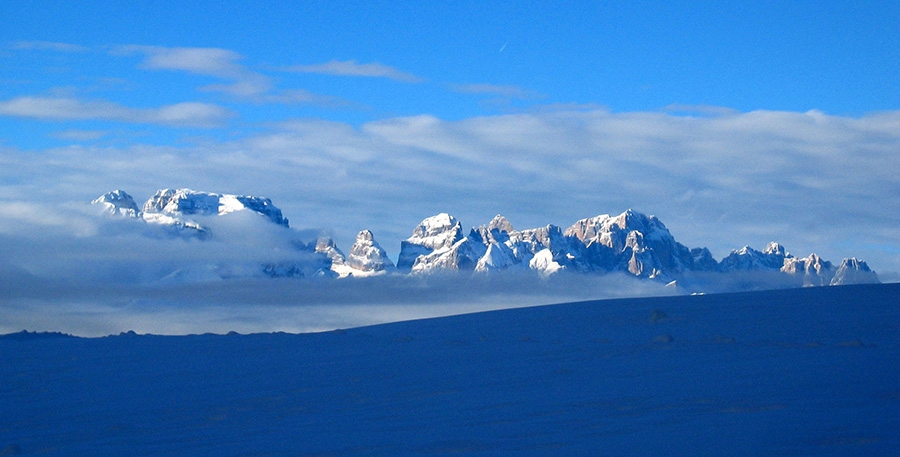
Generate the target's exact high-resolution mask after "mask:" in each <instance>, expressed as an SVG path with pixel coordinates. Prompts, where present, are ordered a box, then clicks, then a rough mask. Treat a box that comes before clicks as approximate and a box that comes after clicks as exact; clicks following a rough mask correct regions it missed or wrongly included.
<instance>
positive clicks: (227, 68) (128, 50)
mask: <svg viewBox="0 0 900 457" xmlns="http://www.w3.org/2000/svg"><path fill="white" fill-rule="evenodd" d="M111 53H112V54H113V55H134V54H138V55H143V56H144V60H143V61H142V62H141V63H140V65H139V67H140V68H143V69H146V70H173V71H185V72H188V73H193V74H197V75H205V76H213V77H216V78H220V79H222V80H225V81H227V82H225V83H217V84H207V85H204V86H201V87H199V88H198V90H199V91H200V92H219V93H222V94H225V95H228V96H231V97H233V98H235V99H237V100H241V101H245V102H250V103H256V104H271V103H276V104H285V105H297V104H302V105H315V106H322V107H329V108H346V107H351V106H354V104H353V103H351V102H349V101H346V100H342V99H340V98H337V97H331V96H327V95H320V94H315V93H312V92H309V91H307V90H303V89H278V88H276V87H275V84H274V83H273V82H272V79H271V78H269V77H268V76H266V75H264V74H262V73H259V72H257V71H253V70H251V69H250V68H248V67H247V66H245V65H243V64H241V63H240V61H242V60H243V59H244V56H242V55H241V54H238V53H237V52H234V51H231V50H228V49H221V48H169V47H162V46H138V45H128V46H117V47H114V48H113V49H112V50H111Z"/></svg>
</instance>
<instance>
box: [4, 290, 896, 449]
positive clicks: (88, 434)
mask: <svg viewBox="0 0 900 457" xmlns="http://www.w3.org/2000/svg"><path fill="white" fill-rule="evenodd" d="M0 360H3V363H2V364H0V379H2V382H0V452H3V451H4V449H6V450H7V453H21V454H22V455H33V454H41V455H234V456H239V455H292V456H296V455H301V456H302V455H338V456H340V455H444V454H463V455H535V456H538V455H553V454H555V455H692V456H703V455H709V456H719V455H748V456H749V455H785V454H787V455H817V456H823V455H824V456H828V455H835V456H837V455H898V452H900V284H884V285H866V286H837V287H828V288H810V289H792V290H781V291H768V292H753V293H741V294H722V295H705V296H693V297H690V296H688V297H665V298H644V299H624V300H607V301H595V302H580V303H570V304H562V305H552V306H542V307H533V308H520V309H512V310H503V311H492V312H483V313H476V314H468V315H460V316H452V317H444V318H436V319H425V320H417V321H408V322H400V323H394V324H386V325H379V326H372V327H362V328H355V329H347V330H338V331H332V332H325V333H316V334H299V335H296V334H279V333H275V334H253V335H237V334H229V335H192V336H179V337H173V336H166V337H163V336H151V335H133V334H123V335H119V336H112V337H106V338H74V337H66V336H59V335H53V334H12V335H7V336H4V337H0Z"/></svg>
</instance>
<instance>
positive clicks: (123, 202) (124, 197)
mask: <svg viewBox="0 0 900 457" xmlns="http://www.w3.org/2000/svg"><path fill="white" fill-rule="evenodd" d="M91 204H94V205H102V207H103V211H104V212H105V213H107V214H110V215H113V216H123V217H135V218H137V217H140V214H141V210H140V209H139V208H138V206H137V203H135V201H134V198H132V197H131V195H128V193H126V192H125V191H123V190H114V191H112V192H107V193H105V194H103V195H101V196H99V197H97V198H96V199H94V200H93V201H91Z"/></svg>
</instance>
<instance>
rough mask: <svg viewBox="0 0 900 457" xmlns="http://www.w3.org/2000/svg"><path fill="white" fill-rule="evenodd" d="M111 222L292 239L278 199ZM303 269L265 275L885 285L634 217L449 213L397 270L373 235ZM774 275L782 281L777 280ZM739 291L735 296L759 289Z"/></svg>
mask: <svg viewBox="0 0 900 457" xmlns="http://www.w3.org/2000/svg"><path fill="white" fill-rule="evenodd" d="M92 203H93V204H94V205H96V206H98V207H100V208H102V211H103V212H104V213H106V214H107V215H110V216H113V217H119V218H124V219H138V220H143V221H144V222H145V223H147V224H152V225H155V226H158V227H159V228H160V230H162V231H164V232H166V233H168V234H170V235H172V236H175V237H182V238H196V239H200V240H208V239H211V238H213V237H215V236H216V234H215V233H214V231H213V230H212V229H210V228H209V227H206V226H204V225H202V224H201V223H200V222H197V221H196V220H195V219H202V218H203V217H209V216H227V215H229V214H231V213H238V212H249V213H250V214H256V215H258V216H259V217H261V218H263V220H266V221H268V222H270V223H272V224H275V225H276V226H280V227H282V228H283V229H285V230H290V226H289V223H288V219H287V218H285V217H284V216H283V214H282V212H281V210H280V209H278V208H277V207H276V206H275V205H273V204H272V201H271V200H270V199H268V198H262V197H251V196H243V195H231V194H217V193H209V192H199V191H194V190H190V189H162V190H159V191H157V192H156V193H155V194H154V195H153V196H152V197H150V198H149V199H148V200H147V202H146V203H144V205H143V206H141V207H139V206H138V205H137V203H136V202H135V200H134V198H132V197H131V196H130V195H129V194H127V193H126V192H124V191H121V190H115V191H112V192H108V193H106V194H103V195H102V196H100V197H99V198H97V199H95V200H94V201H93V202H92ZM293 245H294V246H295V247H296V250H297V254H298V255H297V260H289V261H283V260H282V261H278V262H273V263H264V264H262V265H260V266H259V269H258V273H260V274H262V275H267V276H273V277H283V276H288V277H304V276H311V275H314V276H324V277H351V276H352V277H361V276H373V275H386V274H413V275H423V274H435V273H445V272H471V273H483V274H494V273H497V272H500V271H532V272H535V273H537V275H539V276H540V277H543V278H546V277H549V276H551V275H554V274H558V273H559V272H562V271H568V272H579V273H587V274H607V273H614V272H621V273H625V274H628V275H632V276H635V277H639V278H646V279H652V280H657V281H663V282H665V283H668V284H671V285H673V286H676V285H678V284H679V283H680V282H691V281H694V282H696V280H697V278H702V277H704V275H710V274H723V273H724V274H734V275H736V276H740V277H742V278H747V277H752V276H753V273H759V274H761V275H762V276H765V275H768V276H766V277H776V276H777V277H778V278H779V280H780V281H781V283H783V284H787V285H794V286H824V285H841V284H859V283H877V282H879V281H878V277H877V275H876V274H875V272H873V271H872V270H871V269H869V267H868V265H866V263H865V262H863V261H861V260H858V259H856V258H852V257H851V258H846V259H843V261H841V263H840V264H839V265H838V266H835V264H833V263H831V262H829V261H826V260H824V259H822V258H820V257H819V256H818V255H816V254H810V255H809V256H807V257H794V256H793V255H791V254H790V253H789V252H787V251H786V250H785V248H784V247H783V246H781V245H779V244H778V243H775V242H772V243H769V245H767V246H766V247H765V248H764V249H763V250H762V251H758V250H755V249H753V248H751V247H749V246H745V247H743V248H741V249H736V250H734V251H732V252H731V253H730V254H729V255H728V256H726V257H725V258H723V259H722V260H721V261H717V260H715V259H714V258H713V256H712V254H711V253H710V251H709V250H708V249H706V248H688V247H686V246H685V245H683V244H681V243H679V242H678V241H676V240H675V238H674V237H673V236H672V234H671V233H670V232H669V229H668V228H666V226H665V225H664V224H663V223H662V221H660V220H659V219H658V218H656V217H655V216H648V215H646V214H642V213H640V212H637V211H633V210H630V209H629V210H627V211H625V212H623V213H621V214H619V215H616V216H610V215H608V214H602V215H599V216H595V217H589V218H585V219H581V220H579V221H576V222H575V223H574V224H572V225H571V226H569V227H568V228H565V229H563V228H562V227H559V226H555V225H547V226H544V227H539V228H533V229H526V230H516V229H514V228H513V225H512V224H511V223H510V221H509V220H508V219H506V218H505V217H503V216H502V215H497V216H495V217H494V218H493V219H492V220H491V221H490V222H489V223H488V224H486V225H482V226H479V227H472V228H471V229H469V230H468V231H466V230H465V229H464V228H463V226H462V224H461V223H460V222H459V221H458V220H457V219H456V218H454V217H453V216H451V215H449V214H447V213H441V214H437V215H435V216H431V217H428V218H426V219H424V220H423V221H422V222H421V223H420V224H419V225H418V226H417V227H415V228H414V229H413V232H412V235H411V236H410V237H409V238H407V239H406V240H404V241H402V242H401V244H400V252H399V255H398V258H397V263H396V265H395V264H394V263H393V262H392V261H391V259H390V258H389V256H388V254H387V252H386V251H385V250H384V249H383V248H382V247H381V246H380V245H379V244H378V242H377V241H375V237H374V235H373V233H372V232H371V231H369V230H363V231H361V232H359V234H358V235H357V237H356V241H355V243H354V244H353V246H351V248H350V251H349V253H348V254H346V255H345V254H344V253H343V252H342V251H341V250H340V249H339V248H338V247H337V246H336V244H335V243H334V241H333V240H332V239H331V238H329V237H319V238H317V239H314V240H311V241H299V240H298V241H295V242H294V243H293ZM773 273H777V275H775V276H773V275H772V274H773ZM759 287H760V286H759V285H758V284H756V283H752V282H751V283H750V284H747V283H743V284H742V285H741V283H738V284H737V285H735V286H734V287H733V288H736V289H747V288H759Z"/></svg>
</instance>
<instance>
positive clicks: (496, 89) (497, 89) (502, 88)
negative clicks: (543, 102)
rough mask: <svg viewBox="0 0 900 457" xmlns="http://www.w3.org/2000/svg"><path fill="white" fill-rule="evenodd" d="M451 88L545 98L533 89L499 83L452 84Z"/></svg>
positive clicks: (472, 92)
mask: <svg viewBox="0 0 900 457" xmlns="http://www.w3.org/2000/svg"><path fill="white" fill-rule="evenodd" d="M449 87H450V90H452V91H454V92H459V93H463V94H478V95H493V96H497V97H503V98H518V99H522V100H527V99H537V98H544V96H543V95H542V94H541V93H539V92H535V91H532V90H527V89H522V88H521V87H518V86H508V85H497V84H451V85H450V86H449Z"/></svg>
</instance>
